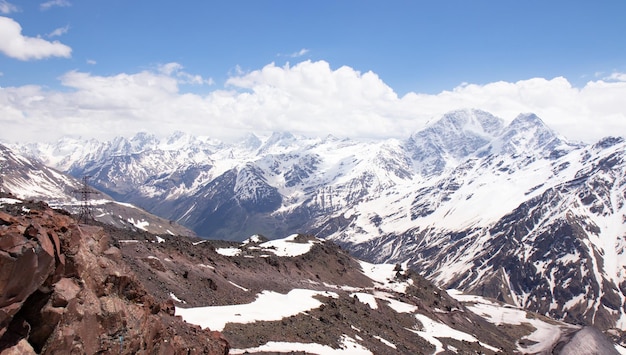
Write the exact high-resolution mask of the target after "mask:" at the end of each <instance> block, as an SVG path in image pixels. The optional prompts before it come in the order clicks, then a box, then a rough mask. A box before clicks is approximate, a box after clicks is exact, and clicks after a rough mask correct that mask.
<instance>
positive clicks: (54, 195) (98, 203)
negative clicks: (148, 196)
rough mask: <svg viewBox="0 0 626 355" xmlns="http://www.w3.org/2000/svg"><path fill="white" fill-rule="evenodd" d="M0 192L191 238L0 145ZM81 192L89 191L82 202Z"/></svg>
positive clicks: (132, 226)
mask: <svg viewBox="0 0 626 355" xmlns="http://www.w3.org/2000/svg"><path fill="white" fill-rule="evenodd" d="M0 174H1V175H0V192H4V193H9V194H12V195H13V196H14V197H16V198H18V199H21V200H34V201H45V202H46V203H48V204H49V205H50V206H52V207H54V208H61V209H65V210H67V211H69V212H71V213H74V214H79V212H80V210H81V207H83V208H84V207H88V208H89V211H90V213H91V214H92V215H93V217H94V218H95V220H97V221H99V222H103V223H107V224H112V225H115V226H118V227H122V228H130V229H137V230H144V231H149V232H152V233H159V234H165V235H168V234H169V235H194V233H193V232H192V231H191V230H189V229H187V228H185V227H183V226H181V225H179V224H177V223H173V222H172V221H169V220H166V219H163V218H161V217H157V216H155V215H152V214H150V213H148V212H146V211H145V210H143V209H140V208H137V207H135V206H133V205H130V204H128V203H121V202H118V201H115V200H113V199H112V198H111V197H110V196H107V195H106V194H103V193H101V192H99V191H97V190H94V189H92V188H91V187H89V186H84V182H83V181H81V180H79V179H77V178H74V177H72V176H70V175H67V174H65V173H62V172H59V171H57V170H55V169H52V168H49V167H47V166H45V165H43V164H42V163H41V162H39V161H37V160H33V159H31V158H28V157H25V156H23V155H21V154H19V153H16V152H15V151H13V150H12V149H10V148H8V147H6V146H4V145H1V144H0ZM80 191H90V192H89V193H88V194H87V196H88V200H86V201H83V200H82V196H81V194H80Z"/></svg>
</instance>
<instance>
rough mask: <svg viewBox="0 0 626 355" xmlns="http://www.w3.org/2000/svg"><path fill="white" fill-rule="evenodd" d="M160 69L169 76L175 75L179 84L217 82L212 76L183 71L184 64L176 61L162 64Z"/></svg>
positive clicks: (209, 83)
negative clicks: (203, 76) (205, 76)
mask: <svg viewBox="0 0 626 355" xmlns="http://www.w3.org/2000/svg"><path fill="white" fill-rule="evenodd" d="M158 71H159V72H160V73H163V74H165V75H168V76H175V77H176V78H177V79H178V83H179V84H194V85H204V84H206V85H213V84H214V83H215V82H214V81H213V79H212V78H208V79H204V78H202V76H200V75H197V74H189V73H188V72H186V71H183V66H182V65H181V64H179V63H175V62H172V63H167V64H163V65H160V66H159V68H158Z"/></svg>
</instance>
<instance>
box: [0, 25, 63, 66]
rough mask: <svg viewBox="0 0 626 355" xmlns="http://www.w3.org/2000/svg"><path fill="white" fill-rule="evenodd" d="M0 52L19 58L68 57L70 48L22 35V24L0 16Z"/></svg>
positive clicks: (55, 42) (56, 42)
mask: <svg viewBox="0 0 626 355" xmlns="http://www.w3.org/2000/svg"><path fill="white" fill-rule="evenodd" d="M0 52H2V53H4V54H5V55H6V56H8V57H11V58H15V59H19V60H30V59H43V58H48V57H65V58H69V57H70V55H71V54H72V49H71V48H70V47H68V46H66V45H64V44H62V43H60V42H58V41H54V42H50V41H46V40H44V39H41V38H39V37H27V36H24V35H22V26H20V24H19V23H17V22H15V20H13V19H11V18H8V17H4V16H0Z"/></svg>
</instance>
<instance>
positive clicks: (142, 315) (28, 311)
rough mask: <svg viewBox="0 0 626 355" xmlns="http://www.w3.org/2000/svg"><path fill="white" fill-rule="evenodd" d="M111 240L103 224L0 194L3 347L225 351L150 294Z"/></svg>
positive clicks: (219, 341)
mask: <svg viewBox="0 0 626 355" xmlns="http://www.w3.org/2000/svg"><path fill="white" fill-rule="evenodd" d="M119 231H122V232H123V231H124V230H119ZM126 233H128V230H126ZM113 243H114V239H113V238H112V237H111V235H110V234H107V233H106V232H105V231H104V230H103V229H102V227H96V226H91V225H84V224H77V223H76V221H75V220H73V219H72V218H71V217H70V216H68V215H67V214H65V213H59V212H57V211H54V210H52V209H50V208H49V207H48V206H47V205H46V204H44V203H41V202H36V203H34V202H27V203H22V202H19V201H17V200H15V199H14V196H7V195H5V194H3V193H2V194H0V352H1V353H3V354H98V353H116V354H138V353H139V354H141V353H144V354H215V355H218V354H219V355H222V354H228V348H229V347H228V342H227V341H226V340H225V339H224V338H223V337H222V335H221V334H220V333H218V332H213V331H211V330H208V329H206V330H203V329H200V328H199V327H195V326H192V325H190V324H188V323H185V322H183V321H182V320H181V319H180V318H178V317H175V316H174V312H175V309H174V305H173V303H172V301H166V302H161V301H159V300H157V299H155V298H154V297H153V296H152V295H150V293H148V291H147V290H146V288H145V287H144V286H143V285H142V284H141V283H140V282H139V281H138V279H137V277H136V276H135V275H134V273H133V272H132V271H131V270H130V267H129V266H128V265H127V263H126V262H125V261H124V260H123V259H122V255H121V252H120V250H119V249H118V248H117V247H115V246H114V245H113Z"/></svg>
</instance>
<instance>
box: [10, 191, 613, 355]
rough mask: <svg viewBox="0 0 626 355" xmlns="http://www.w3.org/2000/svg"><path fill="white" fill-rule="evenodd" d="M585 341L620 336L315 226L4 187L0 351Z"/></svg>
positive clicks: (419, 350) (551, 348)
mask: <svg viewBox="0 0 626 355" xmlns="http://www.w3.org/2000/svg"><path fill="white" fill-rule="evenodd" d="M193 324H196V325H193ZM580 344H584V345H586V346H592V348H593V349H598V347H602V349H604V352H603V354H612V353H617V351H616V349H618V350H619V349H621V348H620V347H617V348H616V347H615V345H614V344H613V343H612V342H611V341H610V340H608V339H607V338H606V337H605V336H604V335H603V334H602V333H601V332H599V331H597V330H595V329H593V328H581V327H579V326H574V325H569V324H566V323H561V322H557V321H554V320H551V319H549V318H545V317H542V316H539V315H536V314H531V313H527V312H525V311H523V310H521V309H516V308H514V307H511V306H505V305H503V304H501V303H499V302H496V301H491V300H487V299H484V298H481V297H476V296H470V295H464V294H462V293H461V292H458V291H454V292H450V293H447V292H445V291H443V290H440V289H438V288H437V287H435V286H434V285H433V284H432V283H430V282H429V281H427V280H426V279H424V278H423V277H421V276H420V275H418V274H417V273H415V272H414V271H412V270H408V269H407V268H406V265H395V266H394V265H374V264H368V263H364V262H360V261H358V260H356V259H354V258H352V257H351V256H350V255H348V254H347V253H346V252H344V251H343V250H342V249H340V248H339V247H338V246H336V245H335V244H333V243H330V242H324V241H322V240H319V239H317V238H314V237H310V236H304V235H293V236H290V237H288V238H285V239H283V240H277V241H267V240H266V239H263V238H262V237H261V236H254V237H253V238H250V239H249V240H247V241H245V242H243V243H234V242H223V241H206V240H200V239H197V238H196V239H193V238H188V237H172V236H170V235H167V236H166V235H162V236H159V235H154V234H150V233H147V232H136V231H132V230H124V229H118V228H115V227H112V226H109V225H85V224H78V223H77V222H76V221H75V219H74V218H73V217H72V216H70V215H69V214H68V213H66V212H63V211H59V210H53V209H51V208H50V207H49V206H48V205H46V204H44V203H35V202H25V201H20V200H17V199H15V198H14V197H12V196H7V195H3V196H0V355H4V354H96V353H119V354H229V353H230V354H244V353H255V354H274V353H278V352H287V353H293V354H296V353H297V354H311V353H317V354H339V353H342V354H343V353H349V354H433V353H459V354H469V353H472V354H474V353H481V354H514V353H540V354H550V353H570V352H571V351H572V349H575V350H576V351H578V352H576V354H591V353H593V352H588V351H587V350H585V348H584V347H583V346H581V345H580Z"/></svg>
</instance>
